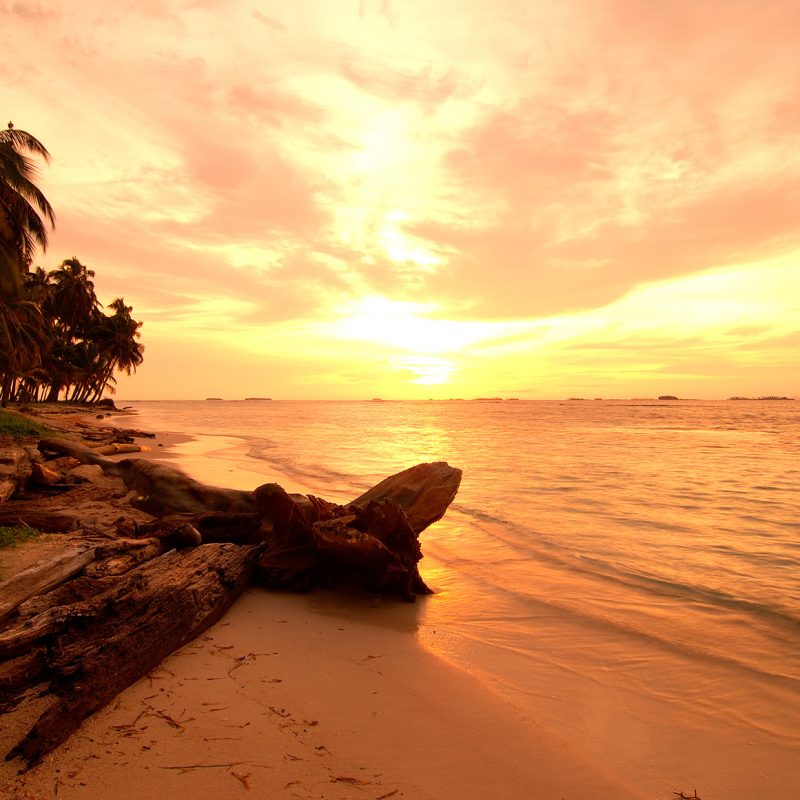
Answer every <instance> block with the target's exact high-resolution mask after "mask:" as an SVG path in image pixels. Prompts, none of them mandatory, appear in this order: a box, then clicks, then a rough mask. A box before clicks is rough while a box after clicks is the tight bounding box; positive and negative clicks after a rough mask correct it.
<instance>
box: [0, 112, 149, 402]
mask: <svg viewBox="0 0 800 800" xmlns="http://www.w3.org/2000/svg"><path fill="white" fill-rule="evenodd" d="M37 158H41V159H43V160H44V161H45V162H46V163H47V162H49V160H50V154H49V153H48V152H47V150H46V148H45V147H44V145H43V144H42V143H41V142H40V141H38V139H36V138H35V137H33V136H31V135H30V134H29V133H26V132H25V131H21V130H18V129H17V128H15V127H14V126H13V124H12V123H10V122H9V123H8V128H7V129H6V130H0V405H2V406H5V405H6V404H8V403H10V402H24V403H35V402H39V401H43V400H45V401H51V402H52V401H56V400H58V399H59V398H63V399H64V400H68V401H69V402H72V403H93V402H97V401H98V400H100V398H101V397H102V396H103V393H104V392H106V391H108V392H110V393H112V394H113V392H114V384H115V383H116V380H115V378H114V372H115V371H116V372H125V373H126V374H128V375H130V374H131V373H132V372H135V371H136V368H137V367H138V366H139V365H140V364H141V363H142V361H143V358H144V355H143V353H144V346H143V345H142V344H141V343H140V342H139V341H138V339H139V336H140V333H139V328H140V327H141V325H142V323H141V322H138V321H137V320H135V319H134V318H133V317H132V316H131V312H132V311H133V308H132V307H131V306H128V305H126V304H125V301H124V300H123V298H121V297H120V298H117V299H116V300H114V301H112V302H111V303H110V305H109V312H110V313H106V312H104V311H103V310H102V308H103V306H102V303H100V301H99V300H98V299H97V295H96V294H95V290H94V280H93V279H94V270H91V269H89V268H88V267H86V266H85V265H84V264H81V262H80V261H78V259H77V258H68V259H66V260H65V261H63V262H62V263H61V265H60V266H59V267H57V268H56V269H54V270H51V271H50V272H47V271H45V270H44V269H42V268H41V267H36V268H35V269H33V270H32V269H31V267H32V264H33V258H34V255H35V253H36V250H37V248H38V249H41V250H42V251H44V250H45V249H46V247H47V238H48V229H49V228H51V227H53V226H54V224H55V214H54V212H53V209H52V207H51V206H50V204H49V203H48V202H47V198H45V196H44V195H43V194H42V192H41V191H40V190H39V188H38V187H37V186H36V184H35V179H36V178H37V176H38V173H37V171H36V163H35V159H37Z"/></svg>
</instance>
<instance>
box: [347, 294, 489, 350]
mask: <svg viewBox="0 0 800 800" xmlns="http://www.w3.org/2000/svg"><path fill="white" fill-rule="evenodd" d="M348 311H349V313H348V314H347V316H345V317H344V318H343V319H342V320H341V321H340V322H339V323H338V326H337V328H338V334H339V335H340V336H343V337H345V338H348V339H366V340H368V341H371V342H377V343H380V344H383V345H385V346H387V347H390V348H395V349H397V350H400V351H402V352H406V353H413V354H416V355H441V354H444V353H454V352H458V351H459V350H462V349H464V348H465V347H468V346H470V345H472V344H475V343H476V342H478V341H481V340H482V339H485V338H487V337H488V336H491V335H492V333H491V332H490V331H487V330H486V328H485V325H484V323H480V322H462V321H456V320H448V319H440V318H436V317H433V316H432V315H433V314H434V313H436V311H437V306H436V305H435V304H433V303H409V302H404V301H400V300H392V299H390V298H388V297H383V296H380V295H372V296H370V297H365V298H364V299H362V300H359V301H357V302H356V303H354V304H353V305H352V306H351V307H350V309H349V310H348Z"/></svg>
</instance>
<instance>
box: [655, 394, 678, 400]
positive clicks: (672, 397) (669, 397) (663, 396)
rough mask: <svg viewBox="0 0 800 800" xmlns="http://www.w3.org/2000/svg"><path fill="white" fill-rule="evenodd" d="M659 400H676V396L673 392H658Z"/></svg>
mask: <svg viewBox="0 0 800 800" xmlns="http://www.w3.org/2000/svg"><path fill="white" fill-rule="evenodd" d="M658 399H659V400H677V399H678V398H677V397H675V395H674V394H660V395H659V396H658Z"/></svg>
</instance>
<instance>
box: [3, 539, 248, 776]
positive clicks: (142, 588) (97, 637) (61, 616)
mask: <svg viewBox="0 0 800 800" xmlns="http://www.w3.org/2000/svg"><path fill="white" fill-rule="evenodd" d="M255 551H256V548H253V547H239V546H237V545H231V544H209V545H204V546H202V547H198V548H195V549H193V550H187V551H183V552H175V553H172V554H167V555H165V556H163V557H162V558H159V559H156V560H155V561H151V562H149V563H148V564H146V565H145V566H144V567H142V568H141V569H139V570H136V571H134V572H132V573H128V574H127V575H125V576H124V577H123V578H121V579H120V580H119V582H118V583H117V584H115V585H114V586H113V588H111V589H109V590H107V591H106V592H104V593H102V594H99V595H96V596H95V597H93V598H91V599H90V600H87V601H83V602H79V603H76V604H75V605H73V606H67V607H64V608H62V609H61V611H60V613H58V614H56V615H53V614H50V615H49V617H50V618H48V619H47V620H44V621H42V622H38V623H37V620H38V618H34V620H30V621H28V622H27V623H25V626H24V627H26V628H27V629H29V630H28V631H27V632H26V631H24V630H22V631H11V632H8V633H6V634H4V635H3V637H2V638H3V639H4V640H5V644H6V648H5V652H6V653H9V652H13V651H14V649H15V648H13V647H12V648H9V647H8V645H9V644H10V643H11V642H10V640H11V639H13V638H14V636H15V635H16V636H17V638H23V639H26V640H28V641H27V642H26V648H25V653H23V654H21V657H22V660H20V659H17V661H16V663H15V664H13V666H12V667H11V668H10V669H8V670H7V671H6V672H7V674H6V675H5V678H6V680H7V683H9V684H11V685H10V686H9V689H8V690H9V691H11V692H13V691H18V689H19V686H17V685H13V684H14V676H15V675H16V674H18V673H23V674H25V675H27V681H30V680H31V675H30V673H31V671H34V672H35V673H37V674H36V677H37V678H38V677H41V676H43V675H47V676H48V677H49V682H50V690H51V691H52V692H53V693H54V695H55V699H54V701H53V702H52V704H51V705H50V707H49V708H48V709H47V710H46V711H45V712H44V713H43V714H42V715H41V717H40V718H39V719H38V721H37V722H36V724H35V725H34V726H33V728H32V729H31V730H30V731H29V732H28V734H27V735H26V736H25V737H24V738H23V739H22V740H20V741H19V742H18V743H17V744H16V745H15V746H14V747H13V748H12V750H11V751H10V752H9V753H8V755H7V756H6V759H12V758H15V757H17V756H20V757H21V758H23V759H24V760H25V762H26V764H27V766H32V765H33V764H35V763H36V762H37V761H39V759H41V757H42V756H43V755H45V754H46V753H48V752H50V750H52V749H53V748H54V747H57V746H58V745H59V744H61V743H62V742H63V741H65V740H66V739H67V738H68V737H69V736H70V734H71V733H72V732H73V731H74V730H75V729H76V728H77V727H78V726H79V725H80V723H81V722H82V721H83V720H84V719H86V718H87V717H88V716H89V715H90V714H92V713H94V712H95V711H96V710H98V709H99V708H101V707H102V706H104V705H105V704H106V703H107V702H109V700H111V699H112V698H113V697H115V696H116V695H117V694H118V693H119V692H121V691H122V690H123V689H125V688H126V687H128V686H130V685H131V684H132V683H134V682H135V681H136V680H138V679H139V678H141V677H142V676H144V675H146V674H147V673H148V672H149V671H150V670H151V669H153V668H154V667H156V666H157V665H158V664H159V663H160V662H161V661H162V659H164V658H165V657H166V656H167V655H169V653H171V652H172V651H173V650H175V649H177V648H178V647H181V646H182V645H184V644H186V643H187V642H190V641H191V640H192V639H194V638H195V637H196V636H197V635H198V634H200V633H202V632H203V631H204V630H206V629H207V628H209V627H210V626H211V625H213V624H214V623H215V622H216V621H217V620H219V619H220V618H221V617H222V615H223V614H224V613H225V612H226V611H227V609H228V608H229V607H230V605H231V604H232V603H233V601H234V600H235V599H236V598H237V597H238V596H239V594H240V593H241V592H242V590H243V589H244V588H245V587H246V586H247V584H248V583H249V581H250V578H251V575H252V568H253V566H252V565H253V560H254V556H255ZM46 614H47V612H45V615H46ZM45 615H40V616H45ZM30 630H35V631H36V635H35V636H34V637H33V639H32V640H31V634H30ZM45 644H46V647H44V645H45ZM43 648H44V649H43ZM42 650H43V652H42ZM33 653H37V656H36V657H35V658H33V656H32V654H33ZM26 658H27V660H26ZM32 658H33V662H34V663H30V662H31V659H32ZM42 661H43V662H44V663H43V664H42V663H41V662H42ZM17 682H18V681H17ZM0 685H2V677H0ZM2 701H3V698H2V697H0V703H2Z"/></svg>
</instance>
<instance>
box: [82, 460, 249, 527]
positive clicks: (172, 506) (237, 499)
mask: <svg viewBox="0 0 800 800" xmlns="http://www.w3.org/2000/svg"><path fill="white" fill-rule="evenodd" d="M94 458H98V456H94ZM101 466H103V470H104V471H105V472H106V473H107V474H110V475H116V476H117V477H119V478H122V480H123V481H124V482H125V485H126V486H127V487H128V488H129V489H131V490H133V491H136V492H137V493H138V495H139V496H138V498H136V499H135V500H133V501H132V505H135V506H136V507H137V508H140V509H142V510H143V511H146V512H148V513H149V514H153V516H157V517H162V516H165V515H167V514H179V513H181V512H194V513H203V512H206V513H207V512H215V511H221V512H227V513H242V512H252V511H254V510H255V507H254V503H253V495H252V492H245V491H240V490H237V489H222V488H219V487H217V486H206V485H205V484H203V483H200V482H199V481H196V480H194V478H190V477H189V476H188V475H186V473H184V472H181V470H179V469H176V468H175V467H171V466H169V465H167V464H161V463H159V462H157V461H147V460H146V459H142V458H126V459H122V460H121V461H111V462H110V463H104V464H101Z"/></svg>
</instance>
